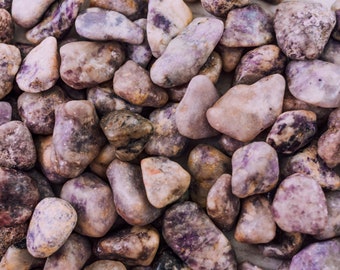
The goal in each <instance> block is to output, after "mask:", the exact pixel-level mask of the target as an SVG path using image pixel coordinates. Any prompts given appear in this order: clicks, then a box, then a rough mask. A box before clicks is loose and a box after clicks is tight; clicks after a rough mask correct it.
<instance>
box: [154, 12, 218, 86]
mask: <svg viewBox="0 0 340 270" xmlns="http://www.w3.org/2000/svg"><path fill="white" fill-rule="evenodd" d="M222 32H223V23H222V21H220V20H218V19H216V18H209V17H198V18H195V19H194V20H193V21H192V22H191V23H190V24H189V25H188V26H187V27H186V28H185V29H184V30H183V31H182V32H181V33H180V34H179V35H178V36H176V37H175V38H174V39H172V40H171V41H170V43H169V44H168V46H167V48H166V50H165V51H164V53H163V54H162V56H161V57H159V58H158V59H157V60H156V61H155V63H154V64H153V65H152V67H151V70H150V75H151V79H152V81H153V82H154V83H155V84H158V85H159V86H162V87H165V88H170V87H173V86H178V85H181V84H184V83H187V82H189V81H190V80H191V78H192V77H193V76H195V75H197V73H198V72H199V70H200V68H201V67H202V66H203V65H204V63H205V62H206V61H207V59H208V57H209V55H210V54H211V53H212V51H213V50H214V48H215V46H216V45H217V43H218V41H219V40H220V38H221V36H222Z"/></svg>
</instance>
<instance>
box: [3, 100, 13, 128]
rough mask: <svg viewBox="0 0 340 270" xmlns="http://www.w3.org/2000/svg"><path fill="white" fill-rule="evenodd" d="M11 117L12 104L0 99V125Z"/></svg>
mask: <svg viewBox="0 0 340 270" xmlns="http://www.w3.org/2000/svg"><path fill="white" fill-rule="evenodd" d="M11 119H12V106H11V104H10V103H8V102H6V101H0V126H1V125H2V124H5V123H7V122H9V121H11Z"/></svg>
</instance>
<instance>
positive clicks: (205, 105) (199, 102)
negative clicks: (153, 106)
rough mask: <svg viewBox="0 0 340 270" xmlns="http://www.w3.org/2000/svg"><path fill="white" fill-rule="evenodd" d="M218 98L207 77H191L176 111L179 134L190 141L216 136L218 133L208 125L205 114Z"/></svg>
mask: <svg viewBox="0 0 340 270" xmlns="http://www.w3.org/2000/svg"><path fill="white" fill-rule="evenodd" d="M203 96H204V99H202V97H203ZM219 97H220V95H219V93H218V91H217V89H216V88H215V86H214V84H213V83H212V82H211V80H210V79H209V78H208V77H207V76H205V75H197V76H195V77H193V78H192V79H191V81H190V83H189V85H188V87H187V90H186V92H185V94H184V97H183V98H182V100H181V101H180V102H179V104H178V107H177V109H176V125H177V128H178V131H179V133H180V134H182V135H183V136H185V137H187V138H190V139H203V138H208V137H212V136H216V135H218V132H217V131H216V130H215V129H213V128H212V127H211V126H210V125H209V123H208V120H207V118H206V112H207V110H208V109H209V108H210V107H211V106H212V105H213V104H214V103H215V102H216V101H217V100H218V99H219Z"/></svg>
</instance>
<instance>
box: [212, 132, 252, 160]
mask: <svg viewBox="0 0 340 270" xmlns="http://www.w3.org/2000/svg"><path fill="white" fill-rule="evenodd" d="M218 144H219V146H220V147H221V148H222V151H224V152H225V153H226V154H227V155H228V156H232V155H233V154H234V152H235V151H236V150H237V149H239V148H241V147H242V146H245V145H246V143H244V142H241V141H238V140H236V139H233V138H232V137H230V136H227V135H225V134H223V135H222V136H221V137H220V139H219V140H218Z"/></svg>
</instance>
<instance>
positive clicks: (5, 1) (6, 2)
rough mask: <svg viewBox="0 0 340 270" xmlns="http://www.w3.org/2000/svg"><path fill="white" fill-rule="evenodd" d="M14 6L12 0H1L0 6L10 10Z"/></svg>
mask: <svg viewBox="0 0 340 270" xmlns="http://www.w3.org/2000/svg"><path fill="white" fill-rule="evenodd" d="M11 7H12V0H0V8H3V9H6V10H7V11H10V10H11Z"/></svg>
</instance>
